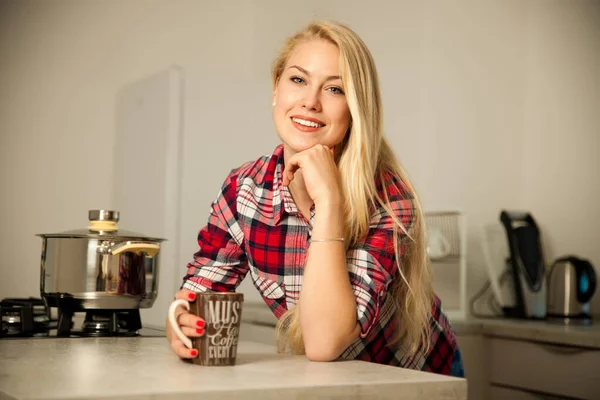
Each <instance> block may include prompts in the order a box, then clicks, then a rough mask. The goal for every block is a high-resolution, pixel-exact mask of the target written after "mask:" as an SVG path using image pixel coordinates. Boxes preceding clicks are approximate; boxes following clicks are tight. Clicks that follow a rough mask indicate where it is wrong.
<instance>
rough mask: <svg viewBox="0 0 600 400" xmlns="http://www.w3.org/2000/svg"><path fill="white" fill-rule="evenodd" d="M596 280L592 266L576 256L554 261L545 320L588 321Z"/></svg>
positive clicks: (549, 280) (551, 269) (551, 268)
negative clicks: (548, 318)
mask: <svg viewBox="0 0 600 400" xmlns="http://www.w3.org/2000/svg"><path fill="white" fill-rule="evenodd" d="M596 284H597V277H596V272H595V271H594V267H593V266H592V264H591V263H590V262H589V261H588V260H585V259H581V258H578V257H575V256H565V257H561V258H559V259H557V260H556V261H555V262H554V263H553V264H552V266H551V267H550V271H549V273H548V317H553V318H563V319H565V320H567V321H568V320H569V319H573V320H578V319H580V320H588V321H590V320H591V313H590V300H591V299H592V296H593V295H594V293H595V291H596Z"/></svg>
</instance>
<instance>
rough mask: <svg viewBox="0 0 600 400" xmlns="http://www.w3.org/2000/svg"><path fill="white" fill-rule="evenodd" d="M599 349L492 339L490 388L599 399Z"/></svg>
mask: <svg viewBox="0 0 600 400" xmlns="http://www.w3.org/2000/svg"><path fill="white" fill-rule="evenodd" d="M599 371H600V349H591V348H583V347H575V346H562V345H556V344H548V343H535V342H530V341H523V340H513V339H502V338H491V339H490V384H491V385H492V387H493V386H495V385H500V386H509V387H512V388H517V389H519V388H520V389H525V390H528V391H532V392H538V393H545V394H548V395H554V396H567V397H574V398H578V399H598V398H600V384H599V383H598V377H599Z"/></svg>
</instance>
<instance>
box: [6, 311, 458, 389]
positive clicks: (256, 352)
mask: <svg viewBox="0 0 600 400" xmlns="http://www.w3.org/2000/svg"><path fill="white" fill-rule="evenodd" d="M244 311H246V310H244ZM466 391H467V385H466V380H465V379H458V378H453V377H447V376H442V375H436V374H431V373H426V372H420V371H414V370H407V369H403V368H397V367H391V366H384V365H378V364H373V363H367V362H361V361H343V362H330V363H319V362H310V361H308V360H307V359H306V357H304V356H294V355H287V354H277V353H276V351H275V348H274V347H273V346H268V345H264V344H260V343H254V342H240V347H239V350H238V363H237V365H236V366H233V367H202V366H197V365H194V364H192V363H189V362H183V361H181V360H179V359H178V358H177V357H176V356H175V355H174V354H173V353H172V352H171V349H170V347H169V346H168V344H167V342H166V340H165V338H164V337H161V338H156V337H132V338H69V339H58V338H45V339H5V340H0V399H2V400H4V399H92V398H112V399H128V400H133V399H136V400H141V399H153V400H156V399H178V400H183V399H192V398H194V399H196V398H201V399H203V400H206V399H217V398H219V399H222V398H244V399H261V400H269V399H281V398H295V399H305V398H306V399H313V398H336V399H363V398H365V399H366V398H375V397H376V398H378V399H388V398H389V399H392V398H394V399H397V398H398V397H399V396H400V397H402V398H403V399H448V400H450V399H466V398H467V397H466V396H467V394H466Z"/></svg>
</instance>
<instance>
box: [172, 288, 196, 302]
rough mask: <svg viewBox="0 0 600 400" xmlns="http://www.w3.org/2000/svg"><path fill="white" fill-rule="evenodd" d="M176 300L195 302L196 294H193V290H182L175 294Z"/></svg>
mask: <svg viewBox="0 0 600 400" xmlns="http://www.w3.org/2000/svg"><path fill="white" fill-rule="evenodd" d="M175 298H176V299H177V300H187V301H194V300H196V294H195V293H194V292H192V291H191V290H188V289H181V290H178V291H177V293H175Z"/></svg>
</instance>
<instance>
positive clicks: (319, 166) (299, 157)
mask: <svg viewBox="0 0 600 400" xmlns="http://www.w3.org/2000/svg"><path fill="white" fill-rule="evenodd" d="M300 168H301V169H302V177H303V178H304V184H305V185H306V190H307V192H308V195H309V196H310V198H311V199H312V201H313V202H314V203H315V207H317V206H318V204H329V205H340V204H341V199H342V196H341V188H340V182H339V172H338V168H337V165H336V164H335V160H334V158H333V148H329V147H327V146H323V145H321V144H318V145H316V146H313V147H311V148H310V149H308V150H304V151H302V152H300V153H296V154H294V155H293V156H292V157H290V159H289V160H287V162H286V166H285V170H284V171H283V185H284V186H289V184H290V182H291V181H292V180H294V174H295V173H296V171H297V170H298V169H300Z"/></svg>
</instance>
